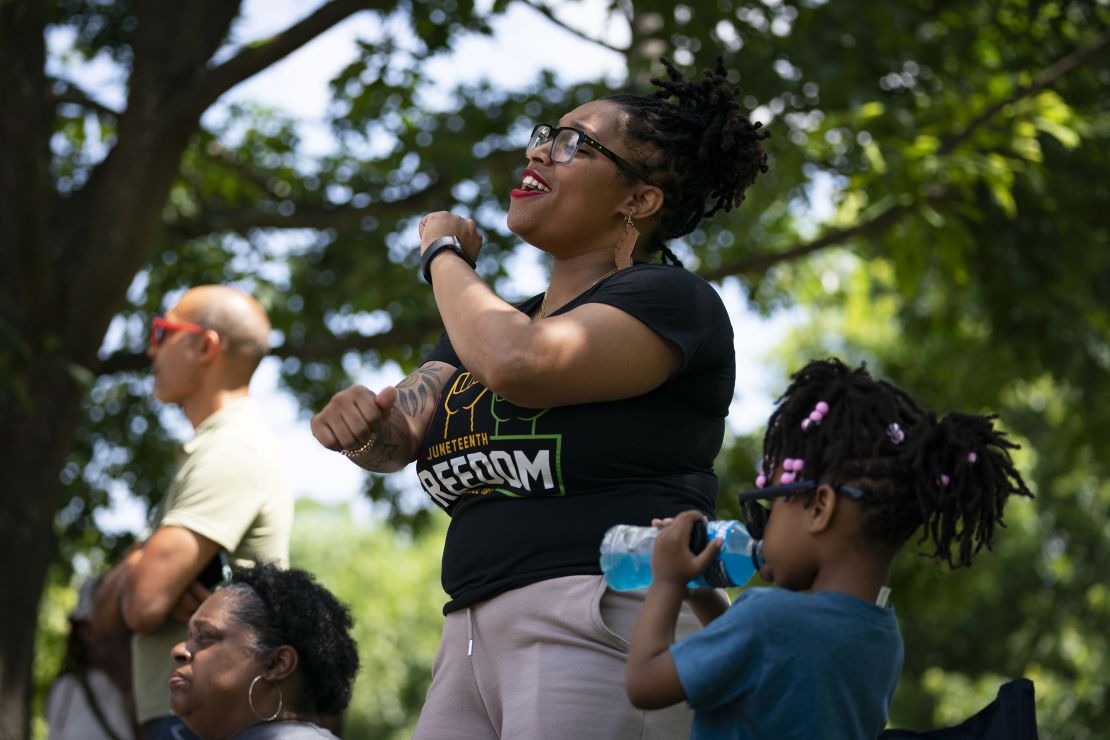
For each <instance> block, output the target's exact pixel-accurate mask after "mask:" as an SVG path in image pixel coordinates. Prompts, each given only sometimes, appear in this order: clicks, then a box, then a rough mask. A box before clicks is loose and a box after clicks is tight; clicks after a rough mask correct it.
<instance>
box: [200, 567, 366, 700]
mask: <svg viewBox="0 0 1110 740" xmlns="http://www.w3.org/2000/svg"><path fill="white" fill-rule="evenodd" d="M222 590H223V591H226V592H227V593H229V594H232V595H233V597H234V598H232V599H230V600H229V603H230V608H231V611H232V614H233V616H234V617H235V618H236V619H238V620H239V621H240V622H242V623H243V624H245V625H247V626H248V627H249V628H250V629H251V631H252V632H253V633H254V636H255V640H256V641H257V648H258V650H259V651H261V652H265V651H268V650H273V649H275V648H278V647H280V646H282V645H290V646H292V647H293V648H294V649H295V650H296V651H297V656H298V671H297V672H298V674H299V684H298V685H299V687H300V691H298V692H297V693H298V695H299V696H300V697H301V702H302V703H306V702H307V703H308V705H307V706H300V707H297V709H300V710H301V711H305V712H311V713H319V714H323V715H334V714H338V713H340V712H342V711H343V710H344V709H346V708H347V704H348V703H349V702H350V701H351V685H352V683H353V682H354V678H355V674H356V673H357V672H358V649H357V646H356V645H355V641H354V639H353V638H352V637H351V635H350V629H351V626H352V624H353V622H352V621H351V613H350V610H349V609H347V607H346V606H345V605H344V604H343V603H342V602H340V601H339V599H337V598H335V596H333V595H332V593H331V592H330V591H328V590H327V589H326V588H324V587H323V586H321V585H320V584H319V583H317V582H316V580H315V579H314V578H313V577H312V575H311V574H309V573H307V572H306V571H303V570H299V569H296V568H290V569H289V570H285V569H282V568H279V567H277V566H276V565H272V564H270V563H259V564H258V565H255V566H252V567H246V568H238V569H236V570H235V571H234V572H233V575H232V578H231V580H230V581H229V582H228V585H226V586H224V588H223V589H222Z"/></svg>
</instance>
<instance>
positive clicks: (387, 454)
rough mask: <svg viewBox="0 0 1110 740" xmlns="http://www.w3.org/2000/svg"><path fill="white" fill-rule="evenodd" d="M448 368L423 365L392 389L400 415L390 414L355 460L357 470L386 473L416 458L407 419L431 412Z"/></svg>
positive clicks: (416, 441) (415, 443) (413, 441)
mask: <svg viewBox="0 0 1110 740" xmlns="http://www.w3.org/2000/svg"><path fill="white" fill-rule="evenodd" d="M449 369H450V368H447V367H446V366H442V365H432V366H422V367H419V368H417V369H416V370H414V371H413V372H412V373H411V374H409V375H408V376H406V377H405V379H404V380H402V381H401V382H400V383H398V384H397V385H396V386H395V387H396V389H397V406H396V408H397V409H398V410H399V411H400V412H401V413H399V414H398V413H394V414H392V415H391V416H390V417H389V419H388V420H387V421H386V422H385V423H384V424H383V425H382V428H381V431H379V432H378V435H377V438H376V439H375V440H374V444H373V445H371V446H370V447H369V448H367V450H366V451H365V452H364V453H362V454H361V455H359V456H358V457H356V458H354V461H355V463H356V464H357V465H358V466H359V467H362V468H365V469H367V470H373V471H375V472H385V471H388V470H395V469H397V468H398V467H399V466H400V467H403V466H404V465H406V464H408V462H410V461H411V460H412V459H413V458H414V457H415V455H416V445H417V443H418V442H419V440H414V439H412V432H411V430H410V426H409V423H410V420H411V419H417V418H419V417H420V415H421V414H423V413H424V412H425V411H428V412H430V411H431V407H432V405H433V404H435V400H436V399H437V398H438V397H439V393H440V391H441V390H442V389H443V383H444V382H445V377H444V371H445V370H449Z"/></svg>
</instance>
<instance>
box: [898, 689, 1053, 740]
mask: <svg viewBox="0 0 1110 740" xmlns="http://www.w3.org/2000/svg"><path fill="white" fill-rule="evenodd" d="M879 740H1037V708H1036V705H1035V704H1034V702H1033V682H1032V681H1030V680H1029V679H1028V678H1015V679H1014V680H1013V681H1008V682H1007V683H1004V684H1002V687H1001V688H1000V689H998V696H997V697H995V700H994V701H992V702H991V703H990V704H988V705H987V706H985V707H984V708H983V709H982V710H980V711H979V713H978V714H976V715H974V716H972V717H970V718H969V719H966V720H964V721H963V722H961V723H960V724H958V725H956V726H954V727H944V728H941V729H936V730H921V731H914V730H883V732H881V733H880V734H879Z"/></svg>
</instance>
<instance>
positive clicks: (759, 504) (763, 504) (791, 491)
mask: <svg viewBox="0 0 1110 740" xmlns="http://www.w3.org/2000/svg"><path fill="white" fill-rule="evenodd" d="M818 486H830V487H831V488H832V489H833V490H834V491H836V492H837V493H844V494H847V495H848V496H851V497H852V498H854V499H855V500H857V501H859V500H860V499H862V498H863V497H864V493H863V491H862V490H860V489H859V488H856V487H855V486H849V485H845V484H843V483H833V482H832V481H827V480H799V481H794V482H793V483H781V484H779V485H777V486H767V487H766V488H760V489H758V490H755V491H747V492H745V493H741V494H740V495H739V496H737V499H738V500H739V502H740V521H741V522H742V523H743V524H744V526H745V527H747V529H748V534H750V535H751V536H752V539H753V540H762V539H763V535H764V534H765V532H766V529H767V520H768V519H770V518H771V503H770V502H771V501H772V500H773V499H776V498H789V497H791V496H796V495H797V494H799V493H801V492H802V491H808V490H812V489H815V488H817V487H818Z"/></svg>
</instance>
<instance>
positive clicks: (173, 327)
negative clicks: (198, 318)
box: [150, 316, 205, 347]
mask: <svg viewBox="0 0 1110 740" xmlns="http://www.w3.org/2000/svg"><path fill="white" fill-rule="evenodd" d="M171 331H187V332H189V333H190V334H203V333H204V331H205V329H204V327H203V326H199V325H197V324H189V323H186V322H183V321H168V320H166V319H163V318H162V317H161V316H155V317H154V318H153V319H152V320H151V322H150V346H151V347H157V346H158V345H159V344H161V343H162V342H163V341H165V339H166V334H168V333H170V332H171Z"/></svg>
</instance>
